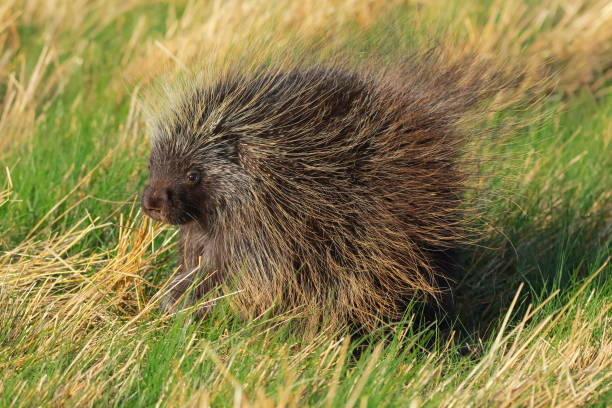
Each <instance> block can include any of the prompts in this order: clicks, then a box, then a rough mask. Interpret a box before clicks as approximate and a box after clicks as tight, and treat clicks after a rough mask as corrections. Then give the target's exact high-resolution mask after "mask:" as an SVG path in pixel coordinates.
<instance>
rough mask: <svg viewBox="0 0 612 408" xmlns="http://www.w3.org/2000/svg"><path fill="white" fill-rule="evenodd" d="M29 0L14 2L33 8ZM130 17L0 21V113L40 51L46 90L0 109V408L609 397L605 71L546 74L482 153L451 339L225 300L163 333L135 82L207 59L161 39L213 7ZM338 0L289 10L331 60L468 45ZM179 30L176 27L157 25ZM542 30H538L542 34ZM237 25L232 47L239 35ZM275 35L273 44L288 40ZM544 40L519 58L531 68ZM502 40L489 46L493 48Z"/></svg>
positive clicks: (610, 227)
mask: <svg viewBox="0 0 612 408" xmlns="http://www.w3.org/2000/svg"><path fill="white" fill-rule="evenodd" d="M26 3H28V4H29V2H23V3H20V2H15V4H13V5H12V6H11V4H12V3H11V4H9V6H10V7H13V9H14V10H18V11H19V10H21V7H23V10H27V9H28V8H27V7H25V4H26ZM32 3H33V4H34V3H35V2H32ZM124 3H126V4H125V7H126V10H125V11H124V12H122V13H120V14H118V15H114V16H112V17H110V18H106V17H105V16H107V15H108V12H109V10H110V6H105V5H104V4H103V3H100V4H97V3H96V4H97V6H86V5H84V4H80V3H79V5H77V6H74V7H75V10H73V11H74V12H81V13H83V16H84V17H83V21H82V23H80V24H79V25H74V26H73V25H72V24H71V23H70V22H69V21H62V23H63V24H64V25H65V26H64V25H62V24H60V25H59V26H57V25H56V24H55V23H56V21H55V20H54V13H53V12H49V15H45V14H44V12H41V14H36V15H30V14H29V13H28V12H26V11H24V12H23V13H20V16H19V17H12V18H13V19H14V20H12V21H13V24H14V28H15V30H16V31H12V30H11V29H10V24H9V28H7V29H5V28H0V29H1V30H3V31H0V61H1V60H2V58H1V56H2V55H8V57H7V61H8V63H7V65H6V67H7V68H6V69H5V70H4V69H3V65H1V64H0V115H3V114H2V111H3V109H5V108H6V106H7V104H6V102H2V101H3V100H4V101H6V100H5V99H4V98H5V97H6V95H8V93H9V92H10V91H11V89H13V88H11V87H12V86H13V85H11V82H10V79H9V75H8V72H14V73H15V75H16V76H15V78H17V81H18V82H20V84H21V85H22V88H26V87H27V86H26V85H27V82H28V78H31V77H32V75H33V74H34V73H36V72H37V71H36V69H37V68H36V67H37V64H36V63H37V61H38V58H39V56H40V54H41V52H42V50H43V49H44V46H45V45H47V46H49V47H50V49H51V50H52V52H53V55H54V58H52V60H51V62H50V63H49V64H48V65H47V66H46V67H45V68H44V69H43V71H41V72H42V73H43V81H41V83H40V84H39V86H38V87H37V88H36V90H37V91H39V90H40V91H41V95H42V96H41V97H40V98H34V99H32V100H29V101H28V103H27V104H26V108H25V109H24V110H22V111H16V112H13V113H9V114H5V116H0V119H3V118H4V119H6V118H8V117H9V116H11V120H14V121H15V122H14V123H16V125H11V126H7V127H2V126H1V124H2V123H4V122H2V121H0V147H2V148H3V151H2V152H0V164H2V168H3V171H2V176H1V177H2V178H0V186H11V188H7V190H9V191H10V197H9V198H10V199H9V201H7V202H5V203H4V204H0V406H7V407H8V406H55V405H60V406H94V405H95V406H129V407H136V406H143V407H144V406H146V407H149V406H156V405H157V406H196V405H198V404H204V405H207V404H211V405H215V406H217V405H221V406H229V405H235V404H241V405H245V406H246V405H255V406H272V405H279V406H282V405H293V406H305V405H312V406H346V405H348V406H357V405H359V406H372V407H376V406H383V405H389V406H420V405H422V404H423V405H427V406H439V405H444V406H458V407H462V406H467V405H468V404H471V405H474V406H489V405H501V406H507V405H512V404H516V405H522V406H529V405H533V406H550V405H558V406H573V405H575V404H582V405H595V406H609V405H612V374H611V373H612V336H611V335H610V330H611V324H612V303H611V301H610V299H612V266H611V265H610V263H609V262H608V260H609V259H610V256H612V155H611V154H610V151H611V150H612V125H611V123H612V120H611V118H612V96H611V95H610V92H609V89H611V88H610V87H612V82H611V81H610V77H609V76H608V77H607V79H606V77H605V75H603V74H601V72H600V71H601V69H603V68H602V67H605V64H604V62H605V61H604V62H602V61H599V60H595V61H591V63H592V64H593V66H591V67H587V68H592V70H593V71H597V72H600V74H601V78H603V79H602V80H601V81H600V82H597V81H596V82H595V85H593V82H590V83H581V84H580V86H574V85H575V84H574V82H571V83H570V79H572V78H574V77H573V76H571V77H565V76H563V75H560V76H559V78H560V80H559V87H558V88H557V89H556V90H554V91H552V93H551V94H550V96H549V97H548V98H547V99H546V100H545V101H544V102H542V103H540V104H538V105H537V106H534V107H533V110H530V111H528V112H521V113H520V115H524V116H525V118H526V120H527V121H528V120H529V119H530V118H532V117H535V116H536V115H538V116H539V117H540V119H538V120H536V121H533V124H531V125H529V126H527V127H526V128H523V129H521V130H518V131H516V132H515V133H514V134H513V135H512V136H511V138H510V140H509V141H507V142H506V143H504V144H503V146H499V145H496V146H493V147H492V148H493V149H495V150H496V153H497V154H498V155H499V156H498V157H500V158H503V159H500V160H498V161H495V162H493V163H492V164H490V165H489V167H490V168H489V169H488V170H487V171H488V172H490V173H491V175H492V177H491V180H490V185H489V187H487V188H485V189H484V190H483V195H486V194H498V192H499V191H503V192H504V194H503V195H501V196H493V197H484V196H483V201H484V202H486V204H485V205H484V210H483V211H484V214H483V215H484V216H483V218H482V219H483V220H486V222H483V224H482V225H481V226H480V228H481V229H482V231H483V233H484V236H485V238H484V240H483V241H482V242H481V243H479V245H478V246H474V247H472V248H469V249H468V250H467V251H466V252H465V254H464V259H463V265H464V270H463V271H462V272H461V274H460V276H458V286H457V290H456V300H457V308H458V320H457V321H456V322H454V323H453V327H452V329H451V331H450V332H451V333H454V334H452V335H450V334H449V332H448V330H445V329H441V328H440V329H439V328H437V327H435V326H426V325H425V326H424V325H422V324H418V323H417V322H418V320H419V319H418V316H419V313H418V310H414V311H411V312H408V313H407V316H406V321H404V322H403V323H402V324H398V325H397V326H396V327H394V328H393V329H392V330H386V331H382V332H380V333H373V334H371V335H368V336H365V337H364V336H363V335H359V334H357V333H352V332H351V331H350V329H341V330H337V331H330V330H331V329H329V328H325V327H323V328H319V330H316V329H315V328H312V329H306V330H304V329H303V328H302V327H299V326H300V325H301V322H300V321H299V320H297V319H295V318H294V317H293V316H264V317H261V318H259V319H255V320H253V321H244V320H242V319H240V317H239V316H238V315H237V313H236V312H235V311H234V310H233V309H232V307H231V302H220V304H219V305H218V306H216V307H215V309H214V312H213V314H212V315H211V316H209V317H207V318H206V319H205V320H204V321H201V322H194V321H192V320H190V318H189V317H188V315H187V314H186V313H185V314H183V315H181V316H180V317H179V318H178V319H176V320H170V319H168V318H167V316H161V315H160V314H159V312H158V311H157V309H156V308H155V305H154V304H153V305H150V306H146V304H147V302H148V301H151V300H153V301H154V300H155V297H154V295H155V293H156V292H157V291H158V289H159V287H160V285H162V283H163V282H164V280H165V279H166V277H167V276H168V275H169V274H171V273H172V270H173V267H174V261H173V250H174V249H173V247H172V245H171V243H172V242H174V238H173V234H174V230H172V229H171V228H165V229H164V228H161V229H160V228H159V226H152V225H150V224H149V223H148V222H147V221H146V220H145V219H144V218H141V217H140V215H137V214H136V210H135V209H134V207H133V205H134V203H135V204H136V208H137V205H138V194H139V191H140V190H141V189H142V187H143V186H144V182H145V179H146V157H147V151H148V141H147V135H146V131H145V130H144V126H143V123H142V117H141V111H140V103H139V102H138V101H137V97H136V96H139V95H141V94H142V92H141V91H142V90H143V89H144V90H146V89H148V87H150V86H151V85H150V83H149V82H148V80H149V79H147V78H148V77H147V75H149V74H148V73H149V72H153V74H151V75H152V76H153V78H155V77H157V73H155V69H158V67H155V65H156V64H157V62H156V61H157V60H156V58H157V57H156V55H160V54H155V53H156V52H157V51H159V47H156V46H155V41H160V43H162V44H164V46H165V47H166V48H167V49H168V50H170V51H171V52H175V53H177V55H179V56H181V58H183V57H184V58H185V59H184V62H186V63H189V62H192V63H196V62H197V58H198V57H199V56H201V55H202V52H201V51H200V54H197V53H196V54H194V55H191V54H180V52H182V51H181V49H180V47H181V45H180V44H179V45H178V46H177V47H178V48H177V49H174V48H172V46H173V43H172V41H173V39H175V38H181V36H182V35H185V36H187V37H189V36H190V35H193V36H195V38H199V37H197V36H198V35H200V34H198V31H197V30H198V27H199V26H200V25H204V24H205V22H206V21H208V20H207V19H208V18H209V17H208V16H209V15H210V19H213V17H214V16H215V13H217V14H219V13H220V12H218V11H215V10H214V9H212V8H210V4H209V3H208V2H205V3H206V6H207V7H208V8H205V7H201V9H203V10H204V9H205V10H208V11H206V13H204V12H203V15H198V14H197V12H196V11H193V10H194V8H190V6H188V5H186V4H182V3H181V4H179V5H176V6H175V5H168V4H166V3H162V2H160V3H156V4H155V5H154V6H152V7H149V6H146V5H144V4H142V3H141V2H138V1H137V0H134V1H126V2H124ZM319 3H320V4H319ZM337 3H338V4H337V7H335V8H331V6H330V5H329V4H327V3H326V2H317V1H310V2H305V3H304V4H315V5H317V4H319V6H317V7H318V8H321V9H324V10H331V11H329V13H330V14H329V15H331V16H332V17H333V16H335V15H339V16H344V17H345V20H346V21H344V20H342V19H339V20H338V21H340V22H337V21H336V20H334V19H333V18H332V17H324V16H323V17H319V18H320V19H321V20H320V21H318V20H317V21H318V22H317V21H315V22H308V23H307V24H310V25H312V27H314V28H313V32H311V33H309V32H308V29H309V27H310V26H306V27H305V28H304V32H305V33H302V34H301V35H302V36H303V38H305V41H308V39H310V40H311V41H316V40H317V39H320V38H322V37H324V34H322V33H321V32H320V30H321V27H323V28H325V29H327V30H329V31H331V32H335V33H336V36H337V38H339V39H340V40H339V41H340V42H341V46H342V47H341V48H344V49H345V50H348V51H349V52H351V50H352V51H353V52H354V53H358V52H361V53H362V54H360V57H363V58H367V55H368V53H369V52H373V51H376V48H377V46H378V45H379V44H381V43H385V39H388V42H387V45H386V46H387V47H389V50H390V51H389V53H390V55H391V56H389V58H390V59H393V58H394V55H401V53H402V51H403V50H406V49H409V48H411V47H414V46H415V44H419V43H421V42H423V41H425V39H427V38H428V36H431V34H430V32H428V31H426V28H425V27H424V26H425V23H423V22H424V21H437V22H438V25H437V27H435V28H434V29H433V31H435V32H436V35H438V36H441V35H446V34H448V35H449V36H450V37H452V38H455V39H459V40H457V41H462V40H461V39H463V40H465V35H464V34H465V33H463V32H462V31H461V30H459V29H457V27H459V26H460V24H459V23H456V24H454V25H452V26H451V28H448V29H446V30H445V29H444V28H443V27H445V23H444V22H447V21H453V22H456V21H458V17H457V15H458V14H460V13H464V11H463V9H462V8H461V7H453V8H449V9H448V10H447V11H446V12H444V13H443V14H436V12H435V11H433V9H432V8H427V7H424V8H423V9H419V8H418V7H416V8H415V6H414V5H410V4H398V5H394V6H389V7H391V8H390V9H389V10H387V9H384V10H381V11H377V10H373V11H372V10H370V13H371V14H370V15H369V17H368V18H365V17H363V16H361V17H360V14H359V13H357V11H359V10H357V9H356V10H352V9H349V8H348V6H346V4H345V3H342V2H337ZM400 3H401V2H400ZM92 4H93V3H92ZM117 4H120V3H119V2H117ZM117 4H116V5H117ZM466 4H468V3H466ZM469 4H471V5H472V6H473V8H472V9H470V8H469V7H467V6H466V10H468V11H467V12H465V13H466V15H467V16H468V17H470V18H471V19H472V20H471V21H472V23H474V24H475V26H476V27H481V26H484V25H485V24H486V23H487V21H488V20H487V15H488V13H487V12H486V11H487V10H488V8H489V7H490V5H489V4H488V3H487V2H485V1H474V2H471V3H469ZM503 4H504V5H505V4H506V3H503ZM551 4H555V3H554V2H551ZM597 4H599V3H597V2H595V1H593V2H585V5H586V6H585V7H586V8H587V9H588V7H592V8H594V9H596V6H597ZM234 6H235V4H234ZM105 7H106V8H105ZM235 7H238V6H235ZM317 7H315V8H317ZM529 7H531V8H535V7H537V5H535V4H530V5H529V6H528V10H529ZM551 7H552V6H551ZM9 9H10V8H9ZM10 10H12V9H10ZM236 10H238V9H237V8H236ZM274 10H276V9H274ZM296 10H297V11H295V12H296V13H297V12H299V11H300V10H302V9H300V8H298V9H296ZM274 12H275V13H282V12H283V11H282V10H281V11H279V10H276V11H274ZM58 13H59V11H58ZM189 13H195V14H194V17H193V18H192V19H191V20H189ZM236 13H238V11H236ZM245 13H247V14H248V13H251V14H249V15H255V20H253V21H258V20H257V18H260V17H257V13H261V15H262V16H263V15H264V14H263V12H262V10H260V9H257V8H256V7H255V9H254V11H252V12H248V11H247V12H245ZM334 13H335V14H334ZM419 13H421V14H419ZM219 15H221V14H219ZM585 15H587V16H589V15H591V14H588V13H586V12H585ZM453 16H454V17H453ZM0 17H2V14H1V11H0ZM205 18H206V20H204V19H205ZM265 18H266V17H261V19H264V20H265ZM181 19H182V20H181ZM198 19H203V20H202V22H200V21H199V20H198ZM364 19H365V20H364ZM192 20H193V21H192ZM328 20H329V21H328ZM370 20H371V21H370ZM0 21H3V20H2V19H0ZM6 21H11V20H10V19H8V17H6ZM140 21H142V23H139V22H140ZM176 21H183V23H182V24H183V25H182V26H181V25H180V24H179V25H178V26H179V27H180V29H173V28H172V27H173V24H175V22H176ZM248 21H249V22H251V23H252V21H251V20H248ZM266 21H267V20H266ZM271 21H276V20H271ZM279 21H282V19H281V20H279ZM330 21H333V22H331V23H330ZM388 21H392V22H393V24H391V23H388ZM407 21H410V22H411V24H407V23H406V22H407ZM555 21H558V19H557V18H555V20H554V22H555ZM606 21H610V18H609V17H608V20H606ZM412 23H414V24H412ZM0 24H1V23H0ZM266 24H268V25H267V27H276V26H273V25H272V26H270V24H272V23H270V22H267V23H266ZM276 24H279V27H281V28H282V22H281V23H278V22H277V23H276ZM305 24H306V23H305ZM0 27H2V26H1V25H0ZM54 27H55V28H54ZM57 27H59V28H57ZM138 27H141V28H138ZM232 27H234V26H232ZM236 27H237V26H236ZM551 27H554V23H553V22H550V21H548V22H547V23H546V24H544V25H543V26H542V27H541V28H540V30H541V37H542V38H546V35H548V34H547V33H548V32H549V31H553V30H552V29H551ZM230 28H231V27H230ZM234 29H235V30H236V32H237V33H238V34H237V38H238V40H240V38H242V37H240V35H241V34H240V33H242V32H243V31H244V32H245V33H248V32H249V31H248V30H249V27H248V26H247V27H246V28H241V29H238V28H235V27H234ZM451 29H452V30H455V29H456V30H458V31H456V32H453V31H451ZM218 30H221V31H220V34H219V36H220V37H221V38H220V39H216V40H215V41H218V42H222V40H223V38H224V37H222V35H225V34H224V33H225V31H222V28H218ZM240 30H243V31H240ZM269 31H270V32H272V33H274V35H276V36H277V37H274V38H275V39H278V38H283V36H289V35H292V34H293V33H292V32H291V31H290V29H289V28H286V27H285V28H282V29H279V30H278V32H277V31H275V30H273V29H270V30H269ZM15 32H16V33H17V34H18V41H15ZM500 32H501V31H500ZM496 33H497V32H494V33H493V34H491V35H494V34H496ZM497 34H499V33H497ZM532 34H533V33H532ZM245 35H246V34H245ZM249 35H253V34H252V33H251V34H249ZM538 35H539V34H538ZM538 35H535V37H534V36H533V35H532V37H530V39H529V41H526V42H525V43H524V44H523V46H524V48H525V50H526V51H525V54H526V55H531V57H530V58H534V57H533V55H536V54H535V53H532V54H529V49H530V48H529V47H530V44H533V43H537V39H538V38H539V36H538ZM3 38H4V39H8V40H6V41H5V42H3V41H4V40H3ZM131 38H136V40H134V42H132V43H130V39H131ZM381 39H382V40H381ZM596 39H600V37H597V38H596ZM396 40H397V41H396ZM505 40H506V39H505V38H504V37H503V36H502V35H501V34H500V40H499V43H503V41H505ZM211 41H212V40H211ZM466 41H467V40H466ZM507 41H509V42H512V38H510V39H507ZM227 42H228V43H230V42H231V40H230V39H228V40H227ZM468 42H469V41H468ZM476 43H477V42H476ZM130 44H131V45H130ZM388 44H392V45H391V46H389V45H388ZM477 45H478V46H480V43H477ZM206 46H207V45H206V44H204V45H202V50H205V51H206ZM2 47H4V48H2ZM483 47H484V46H483ZM568 49H569V50H570V52H571V51H572V50H573V48H571V47H569V48H568ZM500 52H501V53H503V52H505V51H501V50H500ZM508 52H509V51H508ZM3 53H6V54H3ZM204 54H205V53H204ZM161 55H163V53H162V54H161ZM504 55H505V57H506V58H507V57H508V55H510V54H504ZM521 55H523V54H521ZM139 58H140V60H139ZM190 58H194V59H195V60H196V61H193V60H191V59H190ZM517 58H518V57H517ZM567 58H568V59H567V61H572V58H571V57H567ZM151 61H153V62H151ZM567 61H566V60H563V59H559V60H558V61H554V62H555V63H558V65H555V66H559V67H562V66H563V63H564V62H567ZM598 63H601V64H603V65H597V64H598ZM21 64H23V67H24V68H23V69H24V74H25V76H24V77H22V76H20V75H21V74H20V72H21V69H22V68H21V67H22V65H21ZM553 65H554V64H553ZM166 67H167V69H166V70H168V71H171V70H173V69H175V68H176V67H175V66H174V65H172V64H167V65H166ZM587 68H584V69H587ZM576 69H578V68H576ZM607 69H608V71H607V72H608V73H609V66H608V68H607ZM58 73H59V74H58ZM135 73H136V74H135ZM55 74H58V76H57V77H55V76H54V75H55ZM567 78H570V79H567ZM597 78H599V77H597ZM47 84H49V86H51V90H50V91H48V92H45V93H43V92H42V89H43V88H45V86H47ZM135 101H136V102H135ZM506 114H507V115H516V113H512V112H507V113H506ZM7 123H8V122H7ZM11 123H13V122H11ZM4 168H7V169H8V173H7V172H5V171H4ZM9 174H10V182H9V176H8V175H9ZM0 190H1V189H0ZM489 192H490V193H489ZM0 197H2V196H1V195H0ZM2 202H3V200H2V199H0V203H2ZM81 232H82V233H81ZM519 287H521V289H520V292H519ZM517 293H518V294H517ZM534 309H535V310H536V311H535V312H533V311H534ZM505 318H507V321H506V320H505ZM349 338H350V340H349ZM411 404H414V405H411Z"/></svg>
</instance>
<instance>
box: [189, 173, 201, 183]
mask: <svg viewBox="0 0 612 408" xmlns="http://www.w3.org/2000/svg"><path fill="white" fill-rule="evenodd" d="M199 179H200V173H198V172H197V171H190V172H189V173H187V182H188V183H189V184H195V183H197V182H198V180H199Z"/></svg>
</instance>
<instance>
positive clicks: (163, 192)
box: [142, 54, 494, 327]
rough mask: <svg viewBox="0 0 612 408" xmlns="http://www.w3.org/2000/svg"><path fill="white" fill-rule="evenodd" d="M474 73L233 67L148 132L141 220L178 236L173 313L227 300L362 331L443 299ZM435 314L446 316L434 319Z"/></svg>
mask: <svg viewBox="0 0 612 408" xmlns="http://www.w3.org/2000/svg"><path fill="white" fill-rule="evenodd" d="M489 81H490V76H487V75H486V69H484V68H482V64H478V63H476V62H470V60H469V59H463V60H461V61H459V62H455V63H451V62H444V61H443V58H442V57H441V56H440V55H437V54H436V55H433V56H432V55H429V56H425V57H420V58H417V57H415V58H414V59H413V60H411V61H409V62H404V63H400V64H397V66H387V67H383V68H379V69H370V68H367V69H366V68H355V67H352V68H349V65H348V64H342V63H316V64H307V63H297V64H284V65H283V64H280V65H277V66H276V65H268V66H264V67H259V68H242V69H241V68H239V67H235V68H232V69H228V70H225V71H220V72H219V73H218V76H217V77H216V78H214V79H213V80H210V81H192V82H190V83H188V85H186V86H183V87H182V88H181V89H180V90H179V91H178V95H175V97H174V98H173V100H172V101H171V102H168V103H167V105H168V106H167V107H166V108H164V109H161V113H158V114H157V115H156V116H155V117H154V118H153V119H152V120H151V121H150V129H151V133H152V151H151V155H150V160H149V169H150V180H149V183H148V184H147V186H146V187H145V189H144V192H143V195H142V207H143V209H144V212H145V213H146V214H147V215H149V216H150V217H152V218H153V219H155V220H159V221H162V222H165V223H169V224H177V225H179V228H180V231H179V250H178V252H179V257H180V260H179V265H180V271H179V274H178V275H177V277H176V278H175V279H174V281H173V282H172V283H171V284H170V288H171V289H170V290H169V292H168V293H167V294H166V295H165V298H164V299H163V301H162V307H163V308H164V310H174V309H175V308H176V307H177V304H178V303H179V300H180V299H182V297H183V295H184V294H185V292H186V291H187V289H188V288H189V287H190V286H192V285H193V284H194V282H196V280H197V281H198V283H197V284H195V289H193V291H191V292H190V295H189V296H188V299H187V303H189V304H194V302H197V301H198V300H201V299H202V298H203V297H204V296H205V295H206V294H209V293H212V292H215V291H216V292H217V293H219V292H222V291H224V290H230V289H229V288H230V287H231V290H232V293H234V294H233V295H232V296H233V299H234V301H235V302H237V304H239V305H240V306H241V308H243V309H244V310H247V311H249V312H250V313H261V312H263V311H265V310H282V311H287V310H293V309H295V310H305V311H309V312H311V313H320V312H321V311H325V313H326V314H328V315H329V316H332V317H333V318H334V319H337V320H338V321H340V322H355V323H357V324H359V325H361V326H363V327H373V326H374V325H376V323H377V322H379V321H381V320H383V321H388V320H397V319H400V318H401V317H402V316H403V314H404V313H405V309H406V306H407V305H408V304H409V303H410V302H411V301H416V302H423V303H425V304H428V305H444V303H441V302H439V299H441V298H442V297H444V296H443V294H445V293H446V294H448V292H449V291H450V287H451V285H450V284H449V283H450V282H452V281H453V275H454V271H455V269H456V267H457V262H456V258H455V254H456V253H457V250H458V249H459V248H460V247H461V245H462V244H463V240H464V237H465V235H466V232H465V231H466V230H465V225H464V224H465V223H464V221H463V218H464V217H463V211H464V209H463V207H464V206H462V197H463V195H464V192H465V189H466V185H467V180H468V178H469V177H470V170H469V166H465V165H464V164H465V163H464V162H465V160H464V156H465V155H464V148H465V146H466V144H467V143H468V141H469V139H470V137H472V135H473V134H474V131H471V130H470V129H469V128H466V127H465V126H463V121H464V119H465V118H466V116H468V115H469V112H470V111H471V110H473V108H474V107H476V106H478V105H479V104H480V103H481V102H482V101H483V100H485V99H486V98H487V97H488V96H489V95H490V94H491V92H490V91H491V89H493V88H494V87H490V86H489V85H490V84H489ZM442 307H446V306H442Z"/></svg>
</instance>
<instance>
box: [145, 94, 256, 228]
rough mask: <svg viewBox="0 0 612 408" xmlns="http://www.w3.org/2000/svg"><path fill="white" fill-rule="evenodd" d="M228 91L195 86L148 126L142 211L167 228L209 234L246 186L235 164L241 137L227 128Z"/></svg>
mask: <svg viewBox="0 0 612 408" xmlns="http://www.w3.org/2000/svg"><path fill="white" fill-rule="evenodd" d="M227 91H228V88H227V86H224V87H216V89H212V90H211V89H202V88H200V87H196V88H195V90H192V91H190V92H188V93H184V94H182V95H181V96H179V97H178V102H177V103H176V104H174V105H173V106H170V107H169V109H167V112H166V113H164V114H161V115H156V116H157V117H156V118H154V119H153V120H152V121H151V123H150V128H151V133H152V146H151V156H150V158H149V182H148V184H147V185H146V187H145V189H144V191H143V193H142V199H141V205H142V208H143V210H144V212H145V213H146V214H147V215H148V216H150V217H151V218H153V219H155V220H158V221H162V222H165V223H168V224H179V225H180V224H187V223H190V222H196V223H198V224H199V225H200V226H201V227H202V228H203V229H206V230H208V229H211V228H213V227H214V225H215V222H217V221H218V219H219V218H220V217H222V216H223V215H224V214H225V213H226V212H227V211H228V210H229V209H230V208H231V207H232V206H235V205H238V204H239V203H240V201H241V199H242V197H243V195H244V194H245V189H246V188H247V187H248V186H247V185H248V181H247V177H246V174H245V172H244V171H243V169H242V166H241V165H240V160H239V151H238V150H239V136H238V135H237V134H235V133H234V132H232V130H231V129H229V128H228V127H227V126H226V124H225V123H224V119H225V115H226V112H225V109H224V105H223V103H220V102H222V99H224V98H225V97H227Z"/></svg>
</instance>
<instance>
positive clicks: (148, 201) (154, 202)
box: [141, 181, 172, 220]
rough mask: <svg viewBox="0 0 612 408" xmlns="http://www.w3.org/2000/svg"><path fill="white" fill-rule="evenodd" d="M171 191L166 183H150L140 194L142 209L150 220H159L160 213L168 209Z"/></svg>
mask: <svg viewBox="0 0 612 408" xmlns="http://www.w3.org/2000/svg"><path fill="white" fill-rule="evenodd" d="M171 197H172V191H171V189H170V186H169V185H168V184H167V183H163V182H158V181H156V182H151V183H149V184H148V185H147V186H146V187H145V189H144V191H143V193H142V200H141V204H142V208H143V209H144V211H145V213H146V214H147V215H149V216H150V217H151V218H154V219H157V220H159V219H160V217H161V214H162V212H163V211H164V210H165V209H168V207H169V204H170V199H171Z"/></svg>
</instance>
